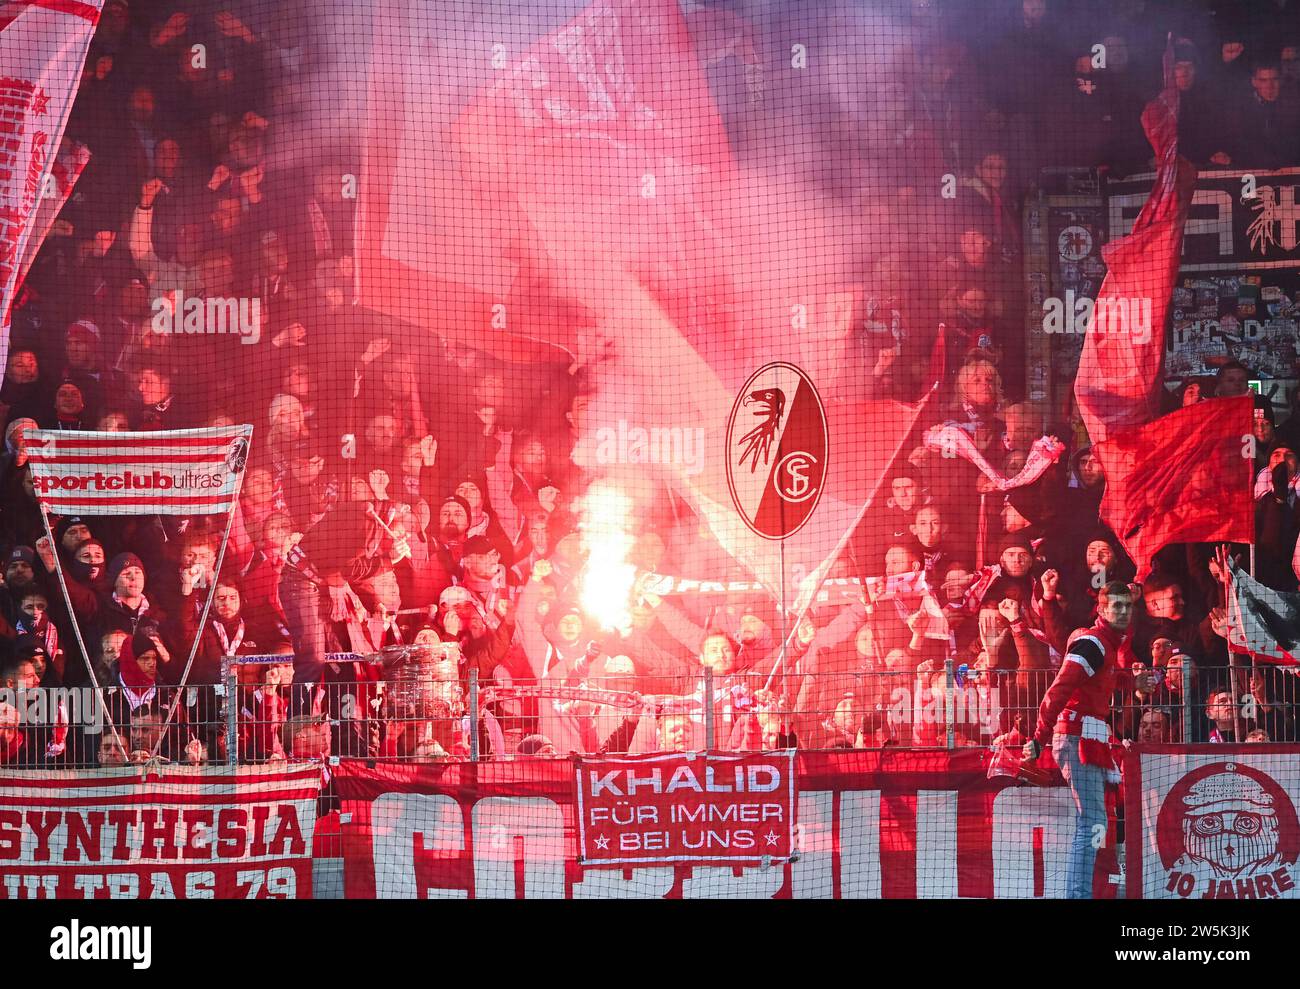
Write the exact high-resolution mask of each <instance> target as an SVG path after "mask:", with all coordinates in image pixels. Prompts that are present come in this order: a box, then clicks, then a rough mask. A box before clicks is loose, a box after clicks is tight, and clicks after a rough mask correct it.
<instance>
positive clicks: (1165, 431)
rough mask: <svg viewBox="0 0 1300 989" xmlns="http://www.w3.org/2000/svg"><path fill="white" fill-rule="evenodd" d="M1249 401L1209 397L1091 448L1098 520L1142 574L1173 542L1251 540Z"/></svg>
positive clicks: (1143, 576)
mask: <svg viewBox="0 0 1300 989" xmlns="http://www.w3.org/2000/svg"><path fill="white" fill-rule="evenodd" d="M1253 407H1254V400H1253V399H1252V398H1251V396H1249V395H1243V396H1241V397H1240V398H1216V399H1212V400H1209V401H1205V402H1198V403H1197V404H1195V405H1191V406H1188V407H1187V408H1184V409H1179V410H1178V411H1177V412H1171V413H1170V414H1169V415H1166V416H1161V417H1160V418H1159V419H1157V420H1155V421H1154V422H1152V423H1149V424H1147V425H1145V426H1140V427H1137V428H1133V429H1124V430H1118V431H1114V432H1112V434H1111V436H1110V438H1109V439H1108V440H1107V441H1106V442H1105V443H1101V444H1098V445H1097V446H1096V447H1094V449H1095V450H1096V452H1097V457H1098V458H1099V459H1100V460H1101V463H1102V467H1103V469H1104V470H1105V472H1106V494H1105V496H1104V497H1103V498H1102V502H1101V517H1102V520H1103V521H1104V522H1105V523H1106V524H1107V525H1108V526H1110V527H1111V529H1113V530H1114V531H1115V532H1116V534H1118V536H1119V539H1120V542H1121V543H1123V545H1124V549H1125V551H1127V553H1128V555H1129V556H1130V557H1132V558H1133V561H1134V563H1136V564H1137V578H1138V580H1145V579H1146V577H1147V575H1148V574H1149V573H1150V569H1151V558H1152V557H1153V556H1155V554H1156V553H1157V552H1158V551H1159V550H1160V548H1161V547H1162V546H1167V545H1168V544H1170V543H1175V542H1245V543H1249V542H1254V538H1255V520H1254V503H1253V501H1252V499H1251V491H1250V483H1251V468H1252V464H1253V460H1252V459H1251V457H1249V456H1243V453H1250V452H1251V450H1250V447H1249V445H1248V444H1249V439H1248V438H1249V437H1250V435H1251V411H1252V409H1253Z"/></svg>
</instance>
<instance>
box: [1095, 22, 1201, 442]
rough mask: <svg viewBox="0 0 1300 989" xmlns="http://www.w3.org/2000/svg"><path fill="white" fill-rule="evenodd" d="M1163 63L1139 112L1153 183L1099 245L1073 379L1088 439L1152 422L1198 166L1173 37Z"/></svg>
mask: <svg viewBox="0 0 1300 989" xmlns="http://www.w3.org/2000/svg"><path fill="white" fill-rule="evenodd" d="M1164 69H1165V76H1164V83H1165V85H1164V90H1163V91H1162V92H1161V94H1160V95H1159V96H1158V97H1156V99H1154V100H1152V101H1151V103H1149V104H1148V105H1147V107H1146V109H1145V110H1143V112H1142V127H1143V129H1144V130H1145V131H1146V135H1147V140H1148V141H1150V142H1151V147H1152V148H1153V149H1154V150H1155V157H1156V181H1155V185H1154V187H1153V188H1152V190H1151V196H1150V198H1149V199H1148V200H1147V202H1146V205H1145V206H1143V207H1142V212H1141V213H1139V214H1138V218H1137V221H1136V222H1135V223H1134V225H1133V230H1132V232H1131V233H1130V234H1128V236H1126V237H1121V238H1119V239H1118V240H1114V241H1112V242H1111V243H1110V244H1108V245H1107V246H1106V247H1105V248H1104V249H1103V251H1102V254H1103V256H1104V258H1105V261H1106V267H1107V272H1106V277H1105V279H1104V280H1103V281H1102V283H1101V291H1100V292H1099V293H1098V295H1097V299H1096V302H1095V304H1094V306H1093V317H1092V325H1091V326H1090V327H1089V328H1088V332H1087V335H1086V336H1085V337H1084V341H1083V353H1082V354H1081V355H1080V357H1079V371H1078V374H1077V376H1076V377H1075V380H1074V395H1075V399H1076V401H1077V402H1078V405H1079V412H1080V414H1081V415H1082V416H1083V422H1084V425H1085V426H1086V427H1087V429H1088V435H1089V436H1090V437H1091V438H1092V441H1093V442H1094V443H1099V442H1101V441H1102V440H1104V439H1105V438H1106V436H1107V435H1108V434H1109V432H1110V431H1111V430H1114V429H1118V428H1122V427H1125V426H1140V425H1143V424H1144V423H1147V422H1150V421H1151V419H1152V418H1154V417H1155V415H1156V414H1157V411H1158V408H1159V406H1158V398H1159V395H1160V389H1161V380H1162V375H1161V368H1162V367H1163V366H1164V352H1165V345H1164V344H1165V341H1164V327H1165V319H1166V317H1167V315H1168V313H1169V306H1170V303H1171V301H1172V298H1173V290H1174V282H1175V281H1176V280H1177V277H1178V263H1179V257H1180V255H1181V253H1182V247H1183V227H1184V224H1185V222H1186V220H1187V211H1188V208H1189V207H1190V205H1191V202H1192V188H1193V186H1195V184H1196V167H1195V166H1194V165H1193V164H1192V163H1191V162H1189V161H1187V160H1186V159H1185V158H1180V157H1179V155H1178V111H1179V98H1178V88H1177V87H1176V86H1175V85H1174V78H1173V48H1172V41H1171V44H1170V45H1169V47H1168V48H1167V50H1166V51H1165V60H1164Z"/></svg>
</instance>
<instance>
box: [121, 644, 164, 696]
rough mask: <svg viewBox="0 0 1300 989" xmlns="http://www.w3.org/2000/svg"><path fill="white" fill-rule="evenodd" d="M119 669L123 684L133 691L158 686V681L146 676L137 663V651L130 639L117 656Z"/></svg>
mask: <svg viewBox="0 0 1300 989" xmlns="http://www.w3.org/2000/svg"><path fill="white" fill-rule="evenodd" d="M117 668H118V670H119V671H120V672H121V674H122V683H123V684H124V685H126V686H128V687H130V688H131V689H132V690H139V689H140V688H142V687H153V686H156V681H155V680H154V679H153V678H152V677H149V676H146V675H145V672H144V670H142V669H140V664H139V663H137V662H136V661H135V649H134V647H133V646H132V645H131V640H130V639H127V640H126V641H124V642H123V643H122V649H121V651H120V652H119V653H118V656H117Z"/></svg>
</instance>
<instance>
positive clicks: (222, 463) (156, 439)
mask: <svg viewBox="0 0 1300 989" xmlns="http://www.w3.org/2000/svg"><path fill="white" fill-rule="evenodd" d="M252 435H253V427H252V426H226V427H219V428H212V429H173V430H166V431H157V432H139V433H94V432H78V431H74V430H68V431H64V430H59V429H33V430H29V431H28V432H27V434H26V438H27V449H28V458H29V462H30V464H31V468H32V486H33V487H34V488H35V490H36V497H37V498H38V499H39V500H40V502H41V504H42V505H43V506H44V507H46V508H47V509H49V510H50V511H51V512H53V513H55V514H56V515H79V514H83V513H84V514H87V515H149V514H155V513H156V514H159V515H223V514H225V513H226V512H229V511H230V510H231V507H232V506H233V504H234V501H235V499H236V498H237V497H238V495H239V484H240V480H241V479H242V477H243V473H244V467H245V466H246V465H247V463H248V447H249V442H250V440H251V438H252Z"/></svg>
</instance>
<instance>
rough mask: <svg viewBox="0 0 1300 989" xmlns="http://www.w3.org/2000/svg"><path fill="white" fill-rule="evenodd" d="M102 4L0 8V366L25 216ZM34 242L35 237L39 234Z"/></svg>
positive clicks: (27, 235) (90, 0) (23, 2)
mask: <svg viewBox="0 0 1300 989" xmlns="http://www.w3.org/2000/svg"><path fill="white" fill-rule="evenodd" d="M103 5H104V0H86V2H82V0H64V2H60V3H52V2H40V3H37V2H32V0H13V2H10V3H6V4H4V5H3V6H0V366H3V365H4V364H5V363H7V361H8V358H9V318H10V308H11V307H12V305H13V300H14V296H15V294H16V293H17V290H18V275H19V270H20V266H21V264H22V262H23V259H24V257H25V256H26V254H27V253H28V249H29V245H30V243H31V242H32V241H33V240H34V239H35V241H36V246H37V247H39V246H40V242H39V237H38V235H37V232H36V231H35V229H34V224H33V222H32V221H33V216H34V214H35V213H36V212H37V204H38V202H39V200H40V198H41V196H42V193H43V190H44V188H45V176H46V175H48V174H49V171H50V166H51V159H52V158H53V156H54V155H53V152H54V149H55V148H57V147H58V146H59V142H60V140H61V139H62V137H63V128H64V125H66V124H67V122H68V112H69V111H70V110H71V109H72V100H73V97H74V96H76V93H77V87H78V85H80V82H81V68H82V64H83V63H84V62H85V60H86V50H87V49H88V48H89V47H90V37H91V35H92V34H94V32H95V24H96V23H97V22H98V21H99V13H100V10H101V9H102V8H103ZM40 236H43V232H42V233H41V235H40Z"/></svg>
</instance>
